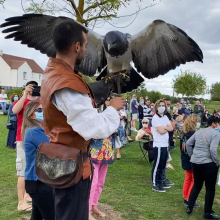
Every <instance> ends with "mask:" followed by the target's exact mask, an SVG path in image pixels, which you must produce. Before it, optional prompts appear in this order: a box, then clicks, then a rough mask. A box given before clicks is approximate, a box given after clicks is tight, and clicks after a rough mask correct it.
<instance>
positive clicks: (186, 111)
mask: <svg viewBox="0 0 220 220" xmlns="http://www.w3.org/2000/svg"><path fill="white" fill-rule="evenodd" d="M184 114H185V117H188V116H189V115H191V112H190V109H189V106H188V105H187V106H186V108H185V110H184Z"/></svg>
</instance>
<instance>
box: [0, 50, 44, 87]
mask: <svg viewBox="0 0 220 220" xmlns="http://www.w3.org/2000/svg"><path fill="white" fill-rule="evenodd" d="M42 74H43V70H42V68H41V67H40V66H39V65H38V64H37V63H36V62H35V61H34V60H31V59H27V58H23V57H17V56H12V55H8V54H3V52H2V50H0V87H4V88H11V87H12V88H14V87H23V86H25V84H26V83H27V82H28V81H31V80H34V81H36V82H37V83H38V85H39V86H40V85H41V81H42V76H43V75H42Z"/></svg>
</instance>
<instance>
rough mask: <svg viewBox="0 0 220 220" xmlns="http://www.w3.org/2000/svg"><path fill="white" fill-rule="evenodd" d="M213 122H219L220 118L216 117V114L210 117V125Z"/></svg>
mask: <svg viewBox="0 0 220 220" xmlns="http://www.w3.org/2000/svg"><path fill="white" fill-rule="evenodd" d="M212 123H214V124H216V123H218V118H216V117H215V116H214V115H212V116H210V117H209V119H208V126H211V125H212Z"/></svg>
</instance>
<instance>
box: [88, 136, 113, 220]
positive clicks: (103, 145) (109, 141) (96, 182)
mask: <svg viewBox="0 0 220 220" xmlns="http://www.w3.org/2000/svg"><path fill="white" fill-rule="evenodd" d="M114 148H115V134H113V135H111V136H109V137H107V138H104V139H99V140H93V141H92V143H91V160H92V162H93V167H94V174H93V180H92V186H91V191H90V199H89V220H96V219H95V218H94V217H93V216H92V213H95V214H97V215H99V216H100V217H106V214H105V213H103V212H101V211H100V210H99V209H98V201H99V197H100V195H101V193H102V189H103V186H104V183H105V177H106V174H107V169H108V165H109V164H112V163H114Z"/></svg>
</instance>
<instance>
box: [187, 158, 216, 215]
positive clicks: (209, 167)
mask: <svg viewBox="0 0 220 220" xmlns="http://www.w3.org/2000/svg"><path fill="white" fill-rule="evenodd" d="M192 169H193V175H194V185H193V188H192V191H191V193H190V196H189V206H193V205H194V203H195V201H196V199H197V197H198V195H199V193H200V191H201V189H202V186H203V183H204V182H205V187H206V194H205V206H204V209H205V213H210V212H211V211H212V206H213V201H214V197H215V185H216V180H217V175H218V167H217V166H216V164H215V163H213V162H212V163H206V164H195V163H192Z"/></svg>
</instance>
